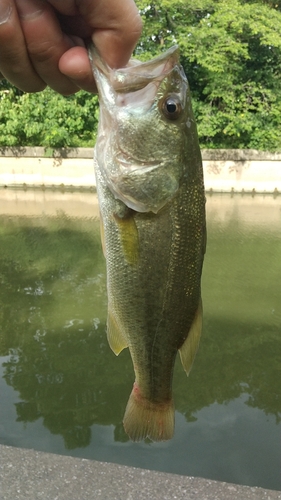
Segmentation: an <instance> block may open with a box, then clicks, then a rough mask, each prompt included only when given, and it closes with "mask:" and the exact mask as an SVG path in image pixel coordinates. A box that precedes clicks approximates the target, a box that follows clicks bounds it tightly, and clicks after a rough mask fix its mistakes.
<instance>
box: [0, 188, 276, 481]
mask: <svg viewBox="0 0 281 500" xmlns="http://www.w3.org/2000/svg"><path fill="white" fill-rule="evenodd" d="M23 196H24V195H23ZM83 196H85V197H87V202H89V203H91V197H93V196H94V195H93V194H85V195H83ZM89 200H90V201H89ZM40 206H41V205H40ZM1 212H2V215H0V372H1V378H0V401H1V404H0V443H2V444H6V445H12V446H20V447H27V448H35V449H37V450H43V451H48V452H54V453H61V454H69V455H73V456H78V457H86V458H91V459H97V460H101V461H109V462H116V463H120V464H126V465H132V466H138V467H144V468H151V469H156V470H161V471H167V472H173V473H179V474H185V475H195V476H201V477H206V478H212V479H218V480H223V481H229V482H234V483H241V484H248V485H254V486H262V487H266V488H272V489H281V481H280V460H281V453H280V416H281V397H280V393H281V390H280V384H281V383H280V381H281V349H280V347H281V291H280V290H281V199H280V197H279V198H276V199H273V198H271V197H257V196H256V197H255V198H250V197H241V196H236V197H234V198H230V196H226V195H225V196H213V197H210V198H208V201H207V214H208V249H207V255H206V260H205V265H204V274H203V303H204V331H203V336H202V341H201V345H200V349H199V352H198V355H197V358H196V361H195V364H194V367H193V369H192V372H191V374H190V376H189V378H187V377H186V375H185V373H184V372H183V369H182V367H181V365H180V362H179V360H177V363H176V367H175V376H174V397H175V406H176V432H175V437H174V438H173V439H172V440H171V441H169V442H165V443H157V444H155V443H149V442H144V443H132V442H130V441H129V440H128V438H127V436H126V434H125V433H124V430H123V427H122V418H123V413H124V410H125V406H126V402H127V399H128V396H129V394H130V392H131V388H132V383H133V380H134V375H133V369H132V364H131V360H130V356H129V353H128V351H127V350H125V351H123V352H122V353H121V354H120V356H119V357H115V355H114V354H113V353H112V352H111V350H110V348H109V347H108V344H107V340H106V335H105V327H106V287H105V262H104V258H103V255H102V252H101V245H100V237H99V222H98V221H97V220H96V219H95V218H94V217H81V216H80V217H74V216H73V215H71V216H69V215H67V210H66V209H64V199H63V196H62V199H61V209H60V210H59V211H57V212H54V213H51V214H49V215H46V212H45V211H44V203H43V202H42V209H41V212H40V210H39V213H37V215H16V214H13V215H11V213H5V208H4V205H3V204H1ZM19 212H20V210H19Z"/></svg>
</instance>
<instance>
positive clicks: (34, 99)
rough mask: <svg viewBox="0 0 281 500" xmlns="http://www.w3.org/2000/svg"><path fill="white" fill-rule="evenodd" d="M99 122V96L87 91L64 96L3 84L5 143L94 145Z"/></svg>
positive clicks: (0, 124)
mask: <svg viewBox="0 0 281 500" xmlns="http://www.w3.org/2000/svg"><path fill="white" fill-rule="evenodd" d="M97 123H98V98H97V96H93V95H91V94H88V93H87V92H83V91H80V92H79V93H77V94H75V95H72V96H69V97H63V96H61V95H59V94H56V93H55V92H53V91H52V90H51V89H46V90H44V91H43V92H40V93H38V94H24V93H22V92H19V91H17V89H15V88H13V87H11V86H8V88H6V89H3V90H1V87H0V145H1V146H11V147H12V146H45V147H51V148H59V147H78V146H82V147H83V146H93V144H94V141H95V136H96V131H97Z"/></svg>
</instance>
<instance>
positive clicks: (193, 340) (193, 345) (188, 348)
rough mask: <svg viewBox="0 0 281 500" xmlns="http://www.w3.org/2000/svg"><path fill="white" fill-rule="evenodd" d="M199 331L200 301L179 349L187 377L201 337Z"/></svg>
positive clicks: (200, 324) (200, 319)
mask: <svg viewBox="0 0 281 500" xmlns="http://www.w3.org/2000/svg"><path fill="white" fill-rule="evenodd" d="M201 330H202V300H201V299H200V303H199V306H198V309H197V311H196V314H195V317H194V320H193V323H192V325H191V327H190V330H189V332H188V336H187V339H186V340H185V341H184V343H183V345H182V346H181V348H180V349H179V351H180V358H181V362H182V366H183V368H184V370H185V372H186V374H187V375H189V372H190V370H191V368H192V364H193V361H194V358H195V356H196V353H197V349H198V346H199V341H200V337H201Z"/></svg>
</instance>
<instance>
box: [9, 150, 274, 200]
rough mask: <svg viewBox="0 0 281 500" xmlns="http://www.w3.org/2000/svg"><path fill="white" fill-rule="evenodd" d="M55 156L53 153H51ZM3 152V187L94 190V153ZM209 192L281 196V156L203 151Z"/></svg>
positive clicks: (230, 151) (67, 151)
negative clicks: (84, 188)
mask: <svg viewBox="0 0 281 500" xmlns="http://www.w3.org/2000/svg"><path fill="white" fill-rule="evenodd" d="M49 154H51V150H49ZM52 154H53V156H49V157H48V150H46V149H44V148H39V147H38V148H36V147H34V148H30V147H25V148H2V149H1V148H0V187H1V186H2V187H20V188H27V187H31V188H54V187H60V188H62V187H63V188H75V189H77V188H80V187H86V188H94V187H95V175H94V167H93V160H92V157H93V149H92V148H77V149H75V148H74V149H59V150H56V151H53V153H52ZM202 157H203V166H204V177H205V188H206V191H210V192H212V191H213V192H219V193H223V192H238V193H241V192H245V193H254V192H256V193H271V194H272V193H274V194H276V195H277V194H279V193H281V153H268V152H262V151H255V150H235V149H229V150H203V151H202Z"/></svg>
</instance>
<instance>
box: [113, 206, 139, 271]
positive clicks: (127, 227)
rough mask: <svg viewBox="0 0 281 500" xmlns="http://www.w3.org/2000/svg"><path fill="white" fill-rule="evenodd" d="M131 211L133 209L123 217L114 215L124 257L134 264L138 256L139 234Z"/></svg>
mask: <svg viewBox="0 0 281 500" xmlns="http://www.w3.org/2000/svg"><path fill="white" fill-rule="evenodd" d="M133 213H134V212H133V210H130V212H129V213H126V216H125V217H123V218H121V217H119V216H118V215H116V214H115V215H114V219H115V221H116V223H117V225H118V229H119V235H120V240H121V244H122V249H123V252H124V257H125V259H126V261H127V262H128V263H129V264H131V265H134V264H136V263H137V262H138V258H139V235H138V228H137V226H136V222H135V219H134V216H133Z"/></svg>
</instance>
